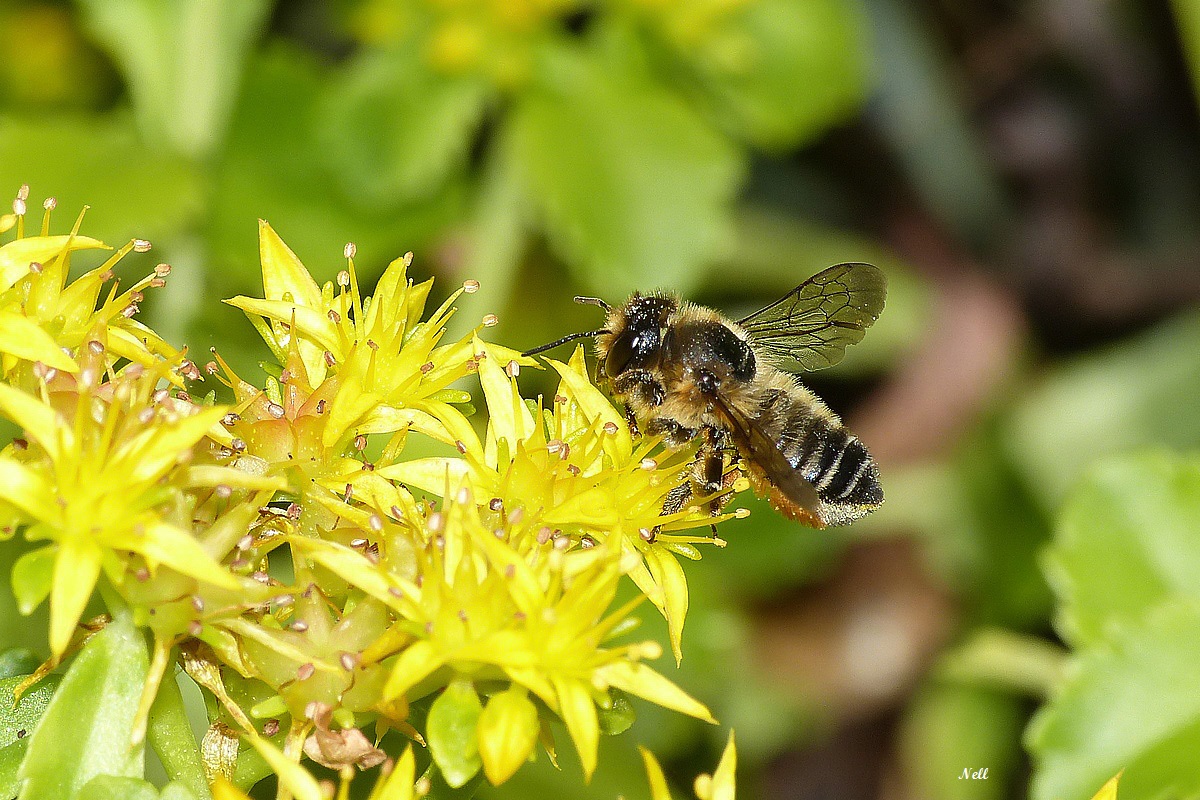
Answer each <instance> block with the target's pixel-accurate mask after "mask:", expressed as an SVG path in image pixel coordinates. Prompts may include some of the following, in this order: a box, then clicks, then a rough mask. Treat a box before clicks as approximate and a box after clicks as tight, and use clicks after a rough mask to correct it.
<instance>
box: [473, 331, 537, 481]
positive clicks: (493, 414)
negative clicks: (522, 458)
mask: <svg viewBox="0 0 1200 800" xmlns="http://www.w3.org/2000/svg"><path fill="white" fill-rule="evenodd" d="M475 347H476V352H478V351H479V350H480V349H482V350H483V352H485V353H487V354H488V357H487V358H485V359H482V360H481V361H480V362H479V383H480V385H481V386H482V387H483V396H484V399H485V400H486V401H487V407H488V441H487V449H486V452H487V458H488V463H494V460H495V458H496V443H497V442H499V441H500V440H501V439H506V440H508V452H510V453H513V452H516V447H517V442H523V441H525V440H526V439H527V438H529V436H530V435H531V434H532V433H533V431H534V424H533V415H532V414H531V413H529V407H528V406H526V405H525V401H524V400H523V399H522V398H521V395H520V393H519V392H518V391H517V382H516V381H515V380H514V379H513V378H510V377H509V376H507V375H505V374H504V368H503V367H502V366H501V364H500V363H498V359H497V358H496V356H495V355H494V353H495V351H494V350H489V347H488V345H485V344H484V343H483V342H481V341H479V339H478V338H476V339H475Z"/></svg>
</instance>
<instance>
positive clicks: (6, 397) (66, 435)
mask: <svg viewBox="0 0 1200 800" xmlns="http://www.w3.org/2000/svg"><path fill="white" fill-rule="evenodd" d="M0 414H3V415H4V416H6V417H8V418H9V419H11V420H12V421H13V422H15V423H17V424H18V425H20V426H21V428H22V429H23V430H24V431H25V432H26V433H27V434H29V436H30V437H31V438H33V440H34V441H36V442H37V443H38V444H40V445H41V446H42V449H44V450H45V451H46V452H47V453H48V454H49V455H50V460H51V461H55V462H57V461H59V459H60V458H61V456H62V448H61V446H60V444H61V443H69V442H71V441H73V439H74V437H73V435H72V434H71V429H70V427H69V426H66V425H63V424H62V418H61V417H60V416H59V414H58V412H56V411H55V410H54V409H53V408H51V407H50V406H48V405H46V404H45V403H43V402H42V401H41V399H40V398H37V397H34V396H33V395H31V394H26V393H25V392H22V391H21V390H20V389H14V388H13V387H11V386H9V385H8V384H7V383H0Z"/></svg>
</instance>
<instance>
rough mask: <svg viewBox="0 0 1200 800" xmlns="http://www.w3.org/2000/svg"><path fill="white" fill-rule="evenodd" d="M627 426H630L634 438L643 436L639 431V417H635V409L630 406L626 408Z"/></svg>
mask: <svg viewBox="0 0 1200 800" xmlns="http://www.w3.org/2000/svg"><path fill="white" fill-rule="evenodd" d="M625 424H626V425H628V426H629V432H630V433H631V434H633V435H634V436H641V435H642V434H641V432H639V431H638V424H637V417H636V416H635V415H634V413H633V409H632V408H631V407H630V406H628V405H626V406H625Z"/></svg>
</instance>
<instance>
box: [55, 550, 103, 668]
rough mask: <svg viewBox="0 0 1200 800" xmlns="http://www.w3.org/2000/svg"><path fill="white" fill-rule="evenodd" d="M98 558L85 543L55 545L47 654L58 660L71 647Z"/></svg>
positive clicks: (92, 585) (97, 572)
mask: <svg viewBox="0 0 1200 800" xmlns="http://www.w3.org/2000/svg"><path fill="white" fill-rule="evenodd" d="M102 555H103V554H102V551H101V550H100V548H99V547H97V546H96V545H95V544H93V543H92V542H90V541H86V540H79V539H66V540H64V541H63V542H61V543H60V545H59V550H58V559H57V560H56V561H55V562H54V586H53V588H51V590H50V650H51V651H52V652H53V653H54V655H55V656H61V655H62V654H63V652H64V651H65V650H66V649H67V645H68V644H70V643H71V635H72V634H73V633H75V625H76V623H78V622H79V618H80V617H81V616H83V610H84V608H86V607H87V604H88V600H90V599H91V597H92V590H93V589H94V588H95V587H96V579H97V578H98V577H100V561H101V557H102Z"/></svg>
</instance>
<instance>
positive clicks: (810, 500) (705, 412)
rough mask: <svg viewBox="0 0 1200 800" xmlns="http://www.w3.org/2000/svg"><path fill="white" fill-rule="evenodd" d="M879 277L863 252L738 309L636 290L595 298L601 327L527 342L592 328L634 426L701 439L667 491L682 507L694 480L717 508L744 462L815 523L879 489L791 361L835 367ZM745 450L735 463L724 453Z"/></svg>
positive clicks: (871, 468) (842, 520) (606, 372)
mask: <svg viewBox="0 0 1200 800" xmlns="http://www.w3.org/2000/svg"><path fill="white" fill-rule="evenodd" d="M886 294H887V281H886V279H885V277H884V274H883V272H882V271H880V270H879V269H878V268H877V267H874V266H871V265H870V264H860V263H850V264H838V265H836V266H833V267H830V268H828V269H826V270H824V271H822V272H820V273H818V274H816V275H814V276H812V277H811V278H809V279H808V280H806V281H804V282H803V283H801V284H800V285H799V286H797V287H796V288H795V289H793V290H791V291H790V292H788V293H787V294H785V295H784V296H783V297H781V298H779V299H778V300H776V301H775V302H774V303H771V304H770V305H768V306H766V307H765V308H762V309H760V310H758V311H756V312H754V313H753V314H750V315H749V316H747V317H744V318H742V319H740V320H737V321H736V322H734V321H732V320H730V319H727V318H726V317H724V316H723V315H722V314H720V313H719V312H717V311H715V310H713V309H711V308H707V307H705V306H700V305H695V304H693V303H689V302H685V301H683V300H681V299H680V298H679V297H678V296H676V295H674V294H669V293H664V292H655V293H651V294H641V293H635V294H634V295H633V296H631V297H630V298H629V299H628V300H627V301H625V303H623V304H622V305H620V306H615V307H614V306H610V305H609V304H607V303H605V302H604V301H603V300H601V299H599V298H595V297H576V298H575V301H576V302H578V303H585V304H589V305H596V306H599V307H600V308H601V309H603V310H604V312H605V314H606V315H607V319H606V320H605V324H604V327H603V328H600V329H599V330H595V331H587V332H580V333H574V334H571V335H569V336H565V337H563V338H562V339H559V340H558V341H555V342H551V343H550V344H547V345H544V346H542V347H537V348H534V349H533V350H529V351H527V352H526V353H525V355H533V354H535V353H540V352H543V351H545V350H549V349H550V348H552V347H557V346H558V345H560V344H563V343H565V342H568V341H571V340H573V339H579V338H583V337H594V338H595V343H596V354H597V360H598V366H597V374H598V376H599V375H603V376H604V377H605V378H606V379H607V380H608V381H609V383H610V386H611V389H612V392H613V394H614V395H615V396H616V397H617V399H618V400H620V401H621V402H622V403H623V404H624V406H625V411H626V418H627V420H628V422H629V426H630V429H631V430H632V431H633V432H634V433H635V434H636V433H638V432H639V430H642V431H644V432H645V433H646V434H648V435H652V436H662V437H663V438H664V441H665V443H666V444H667V446H669V447H681V446H683V445H685V444H687V443H689V442H691V441H693V440H695V439H697V438H700V439H701V444H700V448H699V451H698V454H697V458H696V462H695V465H694V476H693V480H692V482H689V483H688V484H684V486H682V487H680V489H678V490H676V491H675V492H673V493H672V494H671V495H669V496H668V497H667V500H666V504H665V506H664V509H663V513H664V514H666V513H671V512H673V511H677V510H679V509H681V508H683V507H684V506H685V505H686V504H687V503H688V502H689V501H690V500H691V498H692V497H693V492H694V491H695V490H694V489H693V488H692V486H691V483H695V484H696V487H697V489H698V490H699V491H702V492H703V493H704V495H705V496H707V497H709V498H711V499H709V500H708V501H707V502H708V503H709V507H710V511H711V513H713V514H717V513H719V512H720V509H721V507H722V506H723V504H724V502H727V500H728V496H729V494H730V490H731V486H732V485H733V483H734V480H735V479H736V478H737V477H738V475H739V470H743V471H744V472H745V474H746V476H747V478H748V479H749V482H750V485H751V486H752V487H753V488H754V490H755V492H756V493H757V494H758V495H759V496H766V497H767V498H769V499H770V501H771V504H772V505H773V506H774V507H775V508H776V509H777V510H779V511H780V512H781V513H783V514H784V515H785V516H787V517H789V518H790V519H794V520H798V521H800V522H802V523H804V524H807V525H810V526H812V527H814V528H823V527H825V526H827V525H845V524H847V523H850V522H853V521H854V520H856V519H859V518H861V517H863V516H865V515H867V514H868V513H870V512H871V511H874V510H875V509H876V508H878V507H879V506H880V504H881V503H882V502H883V488H882V487H881V486H880V483H879V470H878V468H877V467H876V465H875V462H874V461H873V460H872V459H871V455H870V453H869V452H867V448H866V447H865V446H864V445H863V443H862V442H861V441H859V439H858V438H857V437H856V436H854V434H852V433H851V432H850V431H849V430H847V429H846V428H845V426H843V425H842V422H841V420H840V419H839V418H838V417H837V415H836V414H834V413H833V412H832V411H831V410H830V409H829V407H828V406H827V405H825V403H824V402H823V401H822V400H821V399H820V398H819V397H817V396H816V395H815V394H814V393H813V392H812V391H810V390H809V389H808V388H807V387H805V386H804V385H803V384H802V383H801V382H800V380H799V379H798V378H797V377H796V376H795V375H794V374H791V373H792V372H794V371H800V370H803V371H813V370H818V369H823V368H825V367H831V366H833V365H834V364H836V363H838V362H839V361H841V360H842V356H843V355H845V352H846V347H847V346H849V345H851V344H855V343H856V342H858V341H860V340H861V339H862V338H863V335H864V333H865V331H866V329H867V328H868V327H869V326H870V325H871V324H872V323H873V322H874V321H875V320H876V318H878V316H879V313H880V312H881V311H882V310H883V303H884V298H885V296H886ZM734 454H736V455H739V456H740V466H739V465H738V462H737V460H736V459H731V461H732V464H733V465H734V466H733V468H732V469H729V470H727V469H726V463H727V458H728V457H729V456H731V455H734Z"/></svg>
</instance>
